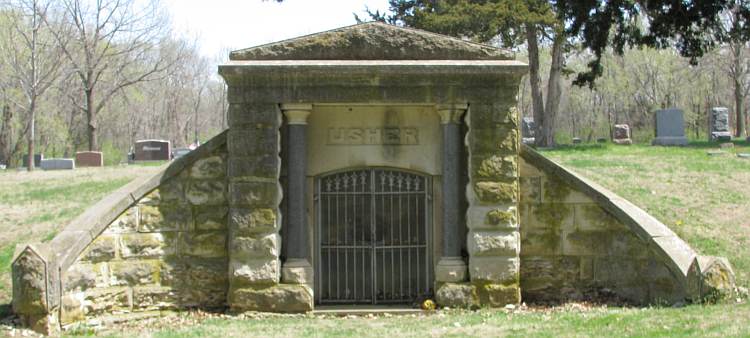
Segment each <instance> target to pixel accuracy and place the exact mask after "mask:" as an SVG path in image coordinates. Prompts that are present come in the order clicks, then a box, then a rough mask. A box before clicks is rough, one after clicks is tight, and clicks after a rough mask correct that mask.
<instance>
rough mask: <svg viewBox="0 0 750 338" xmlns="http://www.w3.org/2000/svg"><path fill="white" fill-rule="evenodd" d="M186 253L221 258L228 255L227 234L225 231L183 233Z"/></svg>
mask: <svg viewBox="0 0 750 338" xmlns="http://www.w3.org/2000/svg"><path fill="white" fill-rule="evenodd" d="M183 239H184V241H185V243H184V247H185V255H187V256H192V257H204V258H219V257H226V256H227V247H226V241H227V234H226V232H223V231H208V232H191V233H189V234H185V235H183Z"/></svg>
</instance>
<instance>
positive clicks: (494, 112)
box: [467, 93, 518, 126]
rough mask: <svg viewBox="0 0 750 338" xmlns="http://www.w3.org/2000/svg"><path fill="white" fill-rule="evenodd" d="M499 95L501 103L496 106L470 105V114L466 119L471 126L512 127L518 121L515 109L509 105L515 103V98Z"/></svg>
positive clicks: (506, 94) (505, 94)
mask: <svg viewBox="0 0 750 338" xmlns="http://www.w3.org/2000/svg"><path fill="white" fill-rule="evenodd" d="M508 94H509V93H501V94H500V95H503V96H502V99H501V100H502V102H503V103H496V104H482V103H477V104H474V103H472V104H471V114H470V115H469V117H468V118H467V119H468V120H469V121H468V122H469V123H470V124H471V125H472V126H487V125H497V124H508V125H514V124H515V123H516V120H517V119H518V113H517V112H516V109H515V108H514V107H512V106H511V105H510V104H509V103H511V102H515V98H514V97H512V96H510V95H508Z"/></svg>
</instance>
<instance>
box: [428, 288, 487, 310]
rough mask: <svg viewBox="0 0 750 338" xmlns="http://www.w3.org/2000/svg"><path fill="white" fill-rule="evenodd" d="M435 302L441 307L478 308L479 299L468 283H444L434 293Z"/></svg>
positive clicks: (474, 289)
mask: <svg viewBox="0 0 750 338" xmlns="http://www.w3.org/2000/svg"><path fill="white" fill-rule="evenodd" d="M435 300H436V301H437V303H438V305H440V306H442V307H451V308H477V307H479V297H478V296H477V291H476V287H475V286H474V285H471V284H468V283H461V284H458V283H444V284H443V285H441V286H440V287H439V288H438V290H437V292H436V293H435Z"/></svg>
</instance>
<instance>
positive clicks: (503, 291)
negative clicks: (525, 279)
mask: <svg viewBox="0 0 750 338" xmlns="http://www.w3.org/2000/svg"><path fill="white" fill-rule="evenodd" d="M481 288H482V290H481V293H484V294H486V295H487V305H489V306H491V307H504V306H506V305H508V304H513V305H516V304H520V303H521V289H520V288H519V287H518V285H517V284H513V285H508V286H506V285H502V284H485V285H482V286H481Z"/></svg>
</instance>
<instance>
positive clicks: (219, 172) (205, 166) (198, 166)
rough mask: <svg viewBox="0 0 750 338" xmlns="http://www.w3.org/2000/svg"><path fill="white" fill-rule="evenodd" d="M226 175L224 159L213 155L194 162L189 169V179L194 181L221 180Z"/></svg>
mask: <svg viewBox="0 0 750 338" xmlns="http://www.w3.org/2000/svg"><path fill="white" fill-rule="evenodd" d="M224 175H226V166H225V165H224V158H223V157H222V156H220V155H214V156H210V157H206V158H202V159H200V160H197V161H195V163H193V166H192V167H191V168H190V177H192V178H196V179H212V178H223V177H224Z"/></svg>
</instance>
